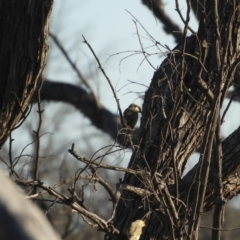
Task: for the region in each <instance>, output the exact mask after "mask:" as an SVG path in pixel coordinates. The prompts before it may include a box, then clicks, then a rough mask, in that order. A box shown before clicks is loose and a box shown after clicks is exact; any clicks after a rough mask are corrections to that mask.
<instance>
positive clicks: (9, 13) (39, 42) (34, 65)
mask: <svg viewBox="0 0 240 240" xmlns="http://www.w3.org/2000/svg"><path fill="white" fill-rule="evenodd" d="M52 4H53V0H43V1H27V0H25V1H15V0H0V29H1V34H0V66H1V67H0V147H1V146H2V145H3V144H4V142H5V141H6V139H7V137H8V136H9V134H10V132H11V131H12V129H13V128H14V127H15V126H16V124H17V123H18V122H19V121H20V119H21V118H24V116H25V113H26V112H27V109H28V106H29V103H30V101H31V98H32V95H33V93H34V91H35V90H36V89H38V88H39V87H40V85H41V83H42V77H41V75H42V71H43V68H44V64H45V60H46V54H47V49H48V47H47V45H46V39H47V37H48V24H49V17H50V13H51V8H52Z"/></svg>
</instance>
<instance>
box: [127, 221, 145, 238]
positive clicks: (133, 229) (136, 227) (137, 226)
mask: <svg viewBox="0 0 240 240" xmlns="http://www.w3.org/2000/svg"><path fill="white" fill-rule="evenodd" d="M144 226H146V225H145V222H144V221H142V220H136V221H134V222H132V223H131V225H130V228H129V230H128V239H129V240H138V239H139V238H140V236H141V234H142V228H143V227H144Z"/></svg>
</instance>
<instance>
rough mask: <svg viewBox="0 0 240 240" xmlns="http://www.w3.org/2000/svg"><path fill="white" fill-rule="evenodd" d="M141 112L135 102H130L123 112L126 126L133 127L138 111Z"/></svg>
mask: <svg viewBox="0 0 240 240" xmlns="http://www.w3.org/2000/svg"><path fill="white" fill-rule="evenodd" d="M139 112H140V113H141V112H142V110H141V108H140V107H139V106H138V105H136V104H133V103H132V104H130V105H129V107H128V108H127V109H125V111H124V112H123V118H124V123H125V125H126V127H127V128H131V129H133V128H134V127H135V125H136V123H137V121H138V113H139Z"/></svg>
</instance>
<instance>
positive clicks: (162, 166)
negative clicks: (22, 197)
mask: <svg viewBox="0 0 240 240" xmlns="http://www.w3.org/2000/svg"><path fill="white" fill-rule="evenodd" d="M142 2H143V4H144V5H146V6H147V7H148V8H149V9H150V10H151V11H152V12H153V14H154V15H155V16H156V17H157V18H158V19H160V21H163V22H164V26H165V31H166V32H168V33H172V32H173V31H176V30H179V27H178V26H177V24H174V22H173V21H172V20H171V19H170V18H168V17H167V16H166V14H165V12H164V8H163V6H164V5H163V4H162V1H161V0H156V1H144V0H142ZM186 4H187V14H186V16H182V15H181V11H180V9H179V7H178V1H176V10H177V11H178V13H179V15H180V16H181V18H182V20H183V22H184V24H185V27H184V30H183V32H181V33H177V34H176V33H174V34H173V36H174V37H175V40H176V42H178V45H177V46H176V47H175V48H174V49H173V50H169V51H168V54H167V56H166V58H165V60H164V61H163V62H162V63H161V65H160V67H159V68H158V69H157V70H156V72H155V73H154V76H153V78H152V81H151V84H150V86H149V88H148V90H147V91H146V93H145V98H144V103H143V107H142V111H143V114H142V119H141V126H140V129H136V130H134V131H133V132H131V131H128V130H126V129H125V128H124V127H121V122H122V119H121V114H120V117H119V118H116V117H115V115H114V114H112V113H111V112H109V111H107V110H106V109H105V108H104V106H102V105H101V104H100V102H99V101H98V100H96V98H95V96H94V94H93V92H92V91H91V89H90V87H89V85H88V84H87V81H85V79H84V78H83V76H82V74H81V72H80V71H78V69H77V68H76V66H75V65H74V64H73V63H72V62H71V60H70V58H69V57H68V56H67V53H66V52H65V51H64V48H63V47H62V46H61V45H60V43H59V42H58V40H57V38H56V37H55V36H54V35H51V36H52V38H53V39H55V41H56V44H58V46H59V48H60V49H61V51H62V52H63V54H64V55H65V56H66V57H67V59H68V61H69V63H70V64H71V66H72V67H73V69H74V70H75V71H78V72H77V73H78V76H79V78H80V79H81V80H82V82H83V85H84V88H80V87H79V88H78V87H76V86H72V85H70V84H64V83H60V82H51V81H47V80H46V81H45V82H44V83H43V86H42V89H41V98H42V100H47V101H63V102H67V103H70V104H71V105H73V106H75V107H76V108H77V109H79V110H80V111H81V112H83V113H84V115H85V116H87V117H88V118H89V119H90V120H91V122H92V124H94V125H95V126H96V127H97V128H99V129H101V130H103V131H104V132H106V133H107V134H109V135H110V136H111V137H112V139H114V140H116V141H118V143H120V144H121V145H123V147H129V148H131V149H132V151H133V154H132V157H131V160H130V163H129V166H128V168H126V169H125V168H120V167H115V166H110V165H105V164H104V163H102V162H101V160H100V161H99V162H98V161H96V159H95V160H93V159H87V158H84V157H82V156H79V155H78V153H77V152H76V150H75V148H74V144H73V145H72V147H71V149H69V153H70V154H72V155H73V156H74V157H75V158H76V159H77V160H78V161H81V162H82V163H83V164H84V167H83V168H81V169H79V170H78V171H77V172H76V173H75V175H74V177H72V178H69V179H65V180H63V181H62V182H61V183H59V184H57V185H56V186H54V187H49V186H48V185H47V184H45V183H44V182H42V181H41V179H38V174H37V169H38V157H36V163H35V170H36V171H35V174H34V176H33V179H29V180H25V179H23V178H21V177H19V176H18V175H17V172H16V171H15V169H13V166H12V164H11V163H10V165H9V168H10V169H11V174H12V175H14V179H15V181H16V183H18V184H19V185H21V186H22V187H23V188H24V187H25V188H26V187H29V186H30V187H32V188H33V189H34V192H33V193H34V194H33V195H32V198H34V197H35V195H36V196H40V195H41V192H38V191H37V190H38V189H42V191H44V192H46V193H48V194H49V195H51V196H53V197H54V199H55V200H52V205H51V206H50V207H49V208H51V207H52V206H53V205H54V204H57V203H61V204H65V205H67V206H68V207H69V208H71V209H72V210H74V211H76V212H78V213H79V214H81V216H82V218H83V219H84V221H85V222H87V223H88V224H89V225H91V226H93V227H97V228H98V229H99V230H100V231H103V232H105V233H106V238H107V239H121V240H122V239H127V230H128V228H129V226H130V225H131V223H132V222H133V221H135V220H137V219H143V220H144V221H145V223H146V227H145V228H144V229H143V234H142V236H141V239H183V238H185V239H189V240H190V239H198V234H199V228H200V223H201V215H202V213H204V212H207V211H209V210H211V209H213V216H212V218H213V224H212V226H213V228H212V239H214V240H215V239H220V236H221V228H222V222H223V216H224V208H225V204H226V202H227V201H228V200H230V199H231V198H232V197H234V196H235V195H236V194H238V193H239V166H240V151H239V149H240V145H239V144H240V143H239V140H238V139H239V137H240V128H238V129H236V130H235V131H234V132H233V133H232V134H231V135H230V136H228V137H227V138H226V139H225V140H224V141H222V139H221V136H220V126H221V124H222V122H223V117H224V115H223V117H222V118H221V116H220V109H221V107H222V103H223V100H224V99H225V98H226V97H229V98H231V101H232V100H234V99H239V85H238V83H239V80H238V72H237V71H236V69H237V67H238V64H239V60H240V44H239V39H240V38H239V33H240V20H239V15H240V1H239V0H231V1H229V0H223V1H217V0H210V1H194V0H192V1H190V0H187V1H186ZM191 4H192V6H193V11H194V12H195V14H196V16H197V18H198V19H199V21H200V22H199V28H198V31H197V33H195V32H193V31H192V29H190V27H189V19H190V10H191ZM51 5H52V2H51V1H40V2H34V3H32V2H31V3H29V2H26V3H25V4H22V3H18V2H16V3H15V1H13V0H11V1H1V2H0V13H1V14H0V16H1V21H0V27H1V29H3V30H2V31H3V33H4V34H2V35H0V49H1V55H0V66H1V68H0V75H1V83H0V84H1V88H0V97H1V98H0V109H1V111H0V119H1V120H0V129H1V132H0V145H2V144H3V143H4V142H5V140H6V139H7V137H8V136H9V134H10V133H11V131H12V130H13V128H14V126H15V125H16V124H17V123H18V122H19V121H20V119H21V118H23V119H24V118H25V116H26V115H27V107H28V105H29V104H30V100H31V99H32V97H33V95H34V97H33V101H37V99H38V95H39V94H38V89H40V88H39V87H40V85H41V83H42V78H41V73H42V70H43V67H44V62H45V57H46V50H47V49H46V45H45V40H46V38H47V32H48V19H49V13H50V9H51ZM13 6H14V9H15V10H14V11H10V10H9V9H10V8H11V7H13ZM11 14H12V16H11ZM9 16H10V17H9ZM22 16H24V17H22ZM15 19H17V20H18V21H15ZM9 29H11V30H12V29H14V31H10V30H9ZM189 32H190V33H191V36H187V33H189ZM84 42H85V43H86V44H87V45H88V47H89V48H90V49H91V51H92V52H93V54H94V56H95V58H96V60H97V62H98V64H99V68H100V69H101V70H102V72H103V74H104V75H105V76H106V74H105V72H104V69H102V67H101V64H100V61H99V60H98V59H97V56H96V55H95V53H94V51H93V50H92V48H91V46H90V45H89V44H88V42H87V41H86V39H85V38H84ZM26 43H27V44H26ZM155 44H156V45H158V44H159V42H157V41H156V42H155ZM144 54H145V52H144V51H143V55H144ZM144 56H145V55H144ZM2 76H3V77H2ZM106 78H107V76H106ZM109 84H110V85H111V83H110V82H109ZM231 86H235V89H234V91H232V92H229V88H230V87H231ZM53 89H54V91H53ZM86 89H87V90H86ZM34 92H35V94H34ZM237 94H238V96H237ZM116 101H117V97H116ZM231 101H230V103H231ZM119 110H120V109H119ZM120 113H121V111H120ZM39 115H41V109H40V107H39ZM96 116H97V118H96ZM40 120H41V117H40ZM37 138H39V132H38V133H37ZM38 147H39V146H38ZM195 151H200V153H201V155H200V158H199V161H198V163H197V164H196V166H195V167H194V168H193V169H192V170H191V171H190V172H188V173H187V174H186V175H185V176H184V177H183V171H184V169H185V166H186V164H187V161H188V159H189V157H190V156H191V154H192V153H193V152H195ZM6 165H7V164H6ZM99 169H107V170H109V169H110V170H114V171H122V172H125V177H124V179H123V180H120V181H119V183H118V184H117V190H116V192H114V190H112V189H111V187H110V185H109V184H108V183H107V182H106V181H104V180H103V179H102V177H101V176H100V174H99V172H98V170H99ZM78 181H87V182H88V184H90V183H91V184H95V183H99V184H100V185H101V186H102V187H103V188H104V189H105V190H106V191H107V193H108V194H109V196H110V199H111V201H112V203H113V204H112V206H113V211H112V213H111V217H110V218H109V219H108V220H105V219H103V218H101V217H100V216H98V215H97V214H95V213H93V212H92V211H90V210H89V209H88V208H87V207H86V206H85V204H84V194H83V196H82V198H80V197H79V196H78V195H77V194H76V183H77V182H78ZM67 183H72V186H71V187H69V188H68V192H69V193H70V197H69V195H66V194H65V193H62V192H60V191H58V190H56V188H57V187H58V186H60V185H65V184H67ZM30 197H31V196H30Z"/></svg>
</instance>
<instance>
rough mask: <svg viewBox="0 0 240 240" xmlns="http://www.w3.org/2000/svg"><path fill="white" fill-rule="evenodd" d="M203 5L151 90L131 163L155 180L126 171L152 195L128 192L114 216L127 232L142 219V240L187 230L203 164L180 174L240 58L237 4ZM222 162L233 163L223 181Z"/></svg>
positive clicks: (128, 179)
mask: <svg viewBox="0 0 240 240" xmlns="http://www.w3.org/2000/svg"><path fill="white" fill-rule="evenodd" d="M206 4H207V6H205V15H204V16H203V18H202V19H201V22H200V26H199V30H198V33H197V34H196V35H192V36H190V37H188V38H186V39H183V44H181V45H179V46H177V47H176V48H175V49H174V50H173V51H172V52H170V53H169V54H168V56H167V58H166V59H165V60H164V61H163V63H162V64H161V66H160V67H159V69H158V70H157V71H156V72H155V74H154V76H153V79H152V82H151V85H150V87H149V89H148V91H147V92H146V96H145V100H144V105H143V117H142V121H141V130H142V131H141V130H140V132H141V133H140V134H139V148H136V149H135V151H134V153H133V155H132V158H131V160H130V163H129V167H130V168H133V169H144V170H146V172H150V177H149V174H144V175H138V176H135V175H130V174H126V175H125V178H124V181H123V183H124V184H129V185H132V186H136V187H141V188H144V189H146V190H148V191H149V192H151V196H145V197H140V196H137V195H136V194H134V193H131V192H129V191H123V192H122V195H121V200H120V201H119V204H118V207H117V213H116V217H115V226H116V227H117V228H118V229H119V230H120V231H121V232H124V233H126V232H127V228H128V227H129V226H130V223H131V222H132V221H134V220H136V219H142V218H144V219H145V220H146V225H147V227H146V228H145V229H144V233H143V236H142V237H141V239H174V238H178V237H180V236H182V235H183V232H182V230H183V228H184V225H185V224H186V223H187V221H188V219H187V217H188V213H189V215H190V214H191V209H190V207H189V209H188V208H186V206H187V207H188V206H192V204H193V202H191V201H193V199H194V196H193V195H194V192H195V188H196V187H197V184H195V185H194V184H193V182H192V181H193V179H194V175H195V173H196V171H197V169H198V168H199V167H200V166H199V165H198V166H196V167H195V168H194V169H193V170H192V172H191V173H190V174H188V175H187V176H186V177H185V178H183V179H181V177H182V174H183V171H184V168H185V165H186V163H187V161H188V159H189V157H190V156H191V154H192V153H193V152H194V151H196V150H197V149H198V148H199V147H200V146H201V145H202V144H203V142H204V144H205V142H208V141H209V139H208V137H207V135H206V134H207V133H208V132H209V126H211V123H212V122H211V121H212V119H213V116H215V115H214V114H215V112H217V114H218V115H216V116H217V117H219V114H220V113H219V111H218V108H217V106H218V105H219V106H221V104H222V102H223V99H224V98H225V96H226V94H227V92H228V89H229V87H230V86H231V84H232V81H233V77H234V73H235V69H236V66H237V65H238V63H239V60H240V59H239V57H240V45H239V36H238V35H239V31H240V25H239V23H240V19H239V14H240V2H239V1H234V0H232V1H214V0H211V1H207V3H206ZM186 24H187V23H186ZM218 100H219V104H218V105H217V102H218ZM216 119H217V118H216ZM228 143H229V144H230V143H231V141H229V142H228ZM236 145H237V144H236V143H235V146H236ZM224 151H225V152H224ZM226 151H227V147H225V148H223V156H224V154H225V153H226ZM236 152H238V151H236ZM228 157H229V155H228ZM238 158H239V156H238ZM225 160H226V161H227V160H228V161H229V160H230V158H228V159H226V156H225V159H224V163H223V164H226V165H225V166H229V168H226V169H223V171H224V172H223V176H224V177H225V178H226V177H227V175H228V174H227V172H225V171H229V170H230V166H231V167H232V166H233V164H231V163H229V162H226V161H225ZM231 160H233V159H232V158H231ZM201 161H205V160H204V159H203V160H201ZM201 161H199V164H200V162H201ZM201 163H204V162H201ZM211 169H212V168H211ZM210 171H211V170H210ZM212 171H213V169H212ZM210 175H211V174H210ZM187 177H188V179H187ZM209 181H213V179H212V178H210V179H209ZM187 183H188V184H187ZM224 184H226V183H224ZM185 185H186V186H187V188H184V186H185ZM225 186H226V185H225ZM210 187H211V186H208V190H209V191H208V190H207V191H206V195H205V203H204V206H205V207H204V210H205V211H206V210H209V209H211V208H212V207H213V206H214V204H215V203H214V200H213V196H214V191H210ZM189 189H191V191H189ZM235 191H239V190H238V189H237V188H235ZM189 194H190V196H189ZM226 194H228V197H227V195H226V196H225V197H227V199H229V198H231V197H229V191H228V193H227V191H226ZM183 196H184V197H183ZM178 199H179V200H178ZM181 201H183V202H181ZM182 203H184V204H182ZM179 209H181V210H182V209H184V212H185V213H184V214H181V212H179Z"/></svg>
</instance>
